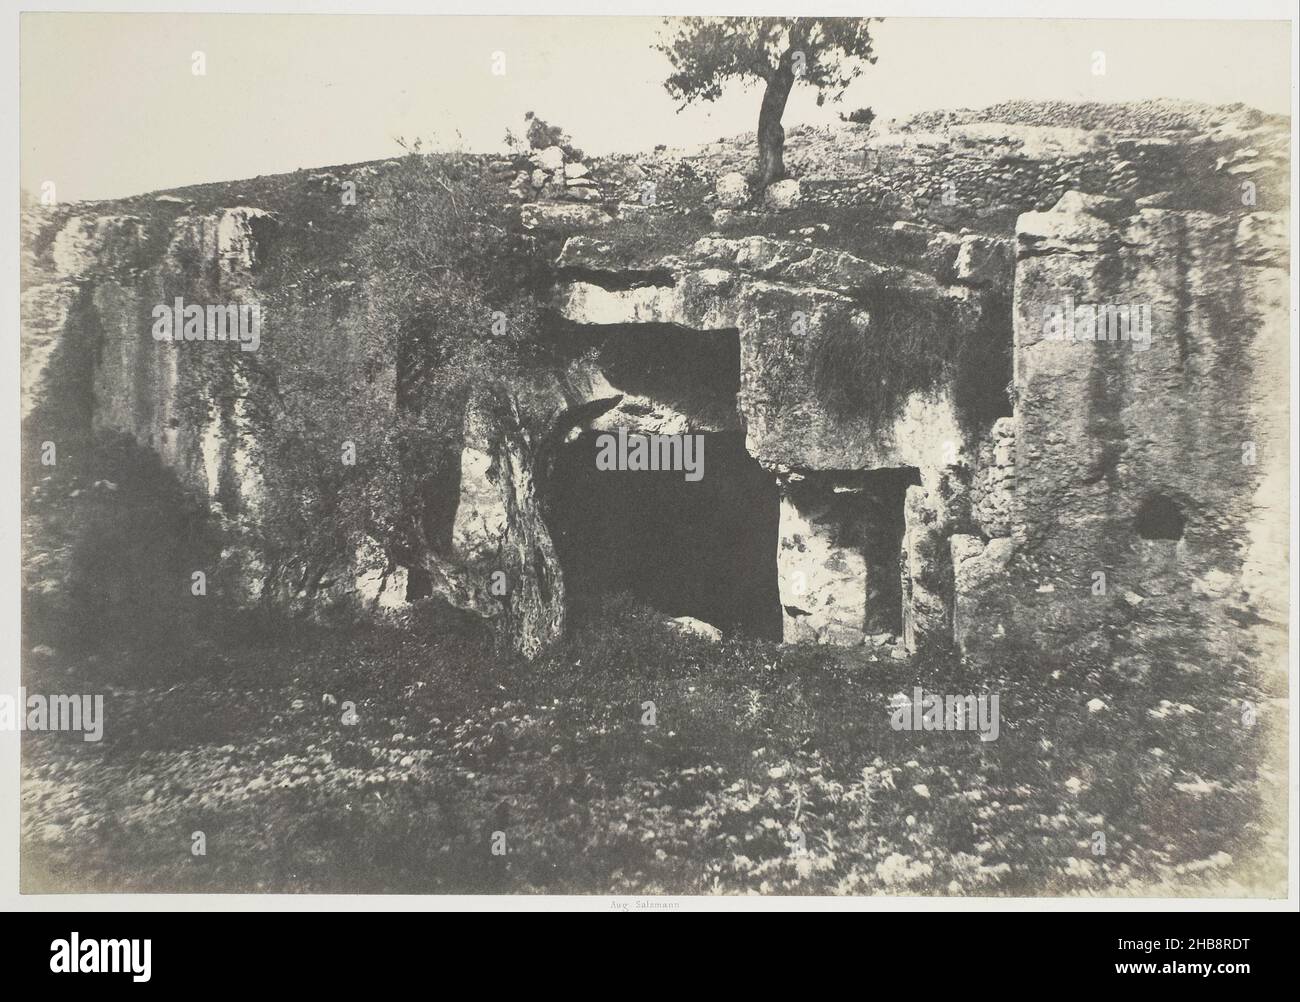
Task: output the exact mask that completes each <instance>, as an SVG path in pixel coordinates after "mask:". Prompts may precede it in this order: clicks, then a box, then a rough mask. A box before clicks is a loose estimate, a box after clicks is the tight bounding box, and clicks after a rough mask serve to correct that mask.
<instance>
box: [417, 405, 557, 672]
mask: <svg viewBox="0 0 1300 1002" xmlns="http://www.w3.org/2000/svg"><path fill="white" fill-rule="evenodd" d="M427 560H428V561H429V563H428V566H427V569H428V570H429V571H430V572H431V576H432V577H433V579H434V586H435V589H436V590H438V591H439V592H440V593H441V594H442V595H444V597H446V598H447V599H448V600H449V601H451V602H452V603H453V604H455V605H457V606H459V607H461V608H464V609H468V610H470V611H472V612H476V613H478V614H479V615H481V616H483V617H485V618H488V619H498V620H500V624H501V630H500V632H501V635H502V636H503V637H504V638H505V639H506V640H507V641H508V643H509V644H510V646H511V647H512V648H513V649H514V650H516V651H518V652H519V653H521V654H523V655H524V656H525V657H528V658H532V657H534V656H536V655H537V654H538V653H539V652H540V651H541V649H542V647H543V646H544V645H546V644H548V643H550V642H551V641H553V640H556V639H558V638H559V637H560V636H562V635H563V633H564V579H563V575H562V574H561V571H560V564H559V560H558V559H557V557H556V555H555V546H554V544H553V542H552V540H551V535H550V531H549V530H548V529H547V527H546V523H545V521H544V520H543V519H542V516H541V510H540V507H539V504H538V499H537V484H536V479H535V475H534V470H533V461H532V457H531V455H530V453H529V450H528V448H527V446H526V443H525V442H524V438H523V434H522V429H521V428H520V423H519V410H518V405H517V404H516V403H515V401H514V400H513V399H512V398H511V396H510V394H509V392H508V391H506V390H505V389H503V388H500V387H497V388H493V389H492V390H491V391H489V392H485V393H484V394H482V395H481V396H480V397H479V398H477V399H476V400H474V401H472V403H471V406H470V407H469V408H468V410H467V411H466V416H465V441H464V446H463V449H462V452H461V472H460V500H459V503H458V504H457V506H456V515H455V522H454V524H453V527H452V555H451V559H450V560H446V559H442V558H439V557H436V556H435V555H433V554H429V555H428V556H427Z"/></svg>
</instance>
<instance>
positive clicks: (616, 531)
mask: <svg viewBox="0 0 1300 1002" xmlns="http://www.w3.org/2000/svg"><path fill="white" fill-rule="evenodd" d="M598 438H599V436H598V435H597V434H595V433H585V434H583V435H581V436H580V437H579V438H578V439H576V440H575V441H574V442H572V443H570V444H568V445H565V446H564V447H563V448H562V449H560V452H559V455H558V456H557V457H556V462H555V468H554V472H553V474H552V477H551V494H550V502H551V503H550V521H551V527H552V530H553V532H554V535H555V540H556V546H557V548H558V550H559V554H560V562H561V565H562V567H563V569H564V574H565V583H566V586H567V587H568V589H569V592H570V594H571V596H572V597H573V599H574V605H575V612H577V613H578V614H579V615H581V610H582V609H583V608H584V607H585V606H587V605H588V604H589V603H590V600H591V599H592V598H595V597H598V596H601V595H603V594H608V593H612V592H618V591H626V592H630V593H631V594H633V595H635V596H636V597H638V598H640V599H642V600H643V601H645V602H647V603H648V604H650V605H652V606H654V607H655V608H656V609H659V610H660V611H661V612H664V613H666V614H668V615H671V616H694V617H696V618H698V619H702V620H704V621H705V622H708V623H712V624H713V625H715V626H718V627H721V628H722V629H724V630H736V631H739V632H743V633H746V634H749V635H753V636H759V637H764V638H768V639H771V640H780V639H781V610H780V605H779V596H778V590H777V583H776V551H777V532H778V522H779V503H778V498H777V490H776V484H775V483H774V481H773V479H772V477H771V476H770V475H769V474H767V473H765V472H764V471H763V469H762V467H761V466H759V464H758V462H757V461H756V460H755V459H753V458H752V457H750V456H749V455H748V454H747V453H746V452H745V440H744V435H743V434H741V433H717V434H705V435H704V436H703V438H704V477H703V479H701V480H699V481H697V482H694V483H691V482H688V481H687V480H686V479H685V477H684V476H683V474H682V473H680V472H671V471H669V472H660V471H635V470H632V471H605V470H598V469H596V454H597V452H598V451H599V449H598V445H597V440H598Z"/></svg>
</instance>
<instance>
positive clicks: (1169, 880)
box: [0, 5, 1296, 981]
mask: <svg viewBox="0 0 1300 1002" xmlns="http://www.w3.org/2000/svg"><path fill="white" fill-rule="evenodd" d="M1076 7H1077V9H1076V10H1075V12H1074V14H1073V15H1072V16H1071V17H1023V16H1022V17H1000V16H993V14H992V13H990V12H992V11H993V7H992V5H990V6H989V12H985V11H983V10H981V9H979V6H978V5H977V7H976V8H971V9H970V10H969V12H967V16H960V17H958V16H946V17H927V16H909V15H907V14H897V13H890V12H885V13H883V14H882V16H865V14H866V13H873V14H874V12H871V11H866V10H859V11H858V12H857V13H858V14H859V15H863V16H848V15H847V14H844V13H837V14H836V15H835V16H802V15H800V16H767V15H765V14H764V15H759V14H754V15H740V14H735V13H720V14H684V13H680V12H673V13H645V12H644V11H641V12H636V13H620V12H618V11H614V10H611V11H610V12H609V13H607V14H604V15H597V14H594V13H588V14H581V15H573V14H560V13H559V12H558V11H556V12H547V11H544V10H539V11H538V12H536V13H535V14H527V15H525V14H522V13H520V14H513V15H505V14H481V15H468V14H465V13H459V14H452V13H448V12H446V11H439V10H438V9H436V8H427V9H424V10H423V11H422V12H420V13H409V14H388V13H385V14H367V13H363V12H362V11H360V10H354V11H352V12H350V13H346V12H340V11H338V10H335V11H333V12H330V13H324V12H322V13H306V12H299V13H290V12H286V11H280V12H272V11H270V10H268V11H267V12H253V11H246V12H242V13H238V12H230V13H221V12H217V11H215V10H213V11H209V10H191V11H188V12H183V11H174V12H170V13H163V12H156V13H143V12H142V13H124V12H123V13H117V12H112V11H110V10H97V9H90V8H88V9H85V10H77V11H59V10H54V9H51V10H29V11H25V12H23V13H21V14H20V15H19V16H17V17H16V18H15V21H16V25H17V28H16V31H17V38H16V39H15V41H14V46H13V48H14V49H15V51H16V53H17V57H18V65H17V66H16V67H15V68H14V71H13V75H14V76H15V77H16V78H17V85H18V87H17V101H18V120H17V121H16V122H15V123H14V129H13V132H14V133H15V134H14V135H13V136H12V138H11V142H12V146H11V150H12V149H14V148H16V151H17V169H18V184H19V192H18V198H19V202H18V212H17V220H16V223H17V228H18V232H17V234H16V236H17V239H16V240H14V241H13V242H14V243H16V244H17V260H16V263H15V267H14V268H13V271H14V272H15V274H16V290H17V292H18V301H17V302H16V303H15V308H14V313H16V314H18V316H17V317H16V319H15V320H14V325H13V327H14V330H15V337H14V338H13V341H12V342H11V343H13V344H14V345H15V347H16V350H15V352H14V355H15V363H16V365H17V368H18V371H17V372H16V373H15V375H14V377H13V378H14V380H15V382H20V392H17V393H16V394H15V396H16V397H17V400H16V401H15V410H17V411H19V417H18V420H19V422H20V428H19V434H18V435H17V436H13V437H14V438H15V439H16V443H15V445H14V449H15V459H16V466H17V470H16V471H15V478H16V483H15V486H14V487H13V488H11V493H15V494H17V495H19V497H18V498H17V499H16V500H15V501H14V502H13V504H14V509H13V510H14V517H13V519H12V520H11V522H12V524H13V526H14V535H15V537H16V540H17V541H16V542H15V551H16V552H19V554H20V565H21V566H20V575H17V574H16V575H15V578H17V579H18V582H17V585H16V588H15V592H16V593H15V594H14V595H13V597H12V600H11V601H9V602H7V607H8V609H9V611H10V613H11V615H12V616H13V621H12V626H11V632H12V635H13V638H14V643H16V644H18V645H19V651H18V652H17V657H18V660H19V663H20V672H21V673H20V674H19V666H18V665H15V666H14V671H13V673H12V677H13V679H14V687H13V688H10V687H9V686H8V683H6V685H5V687H4V688H3V690H2V691H0V731H7V732H11V733H9V734H0V738H3V739H4V740H5V741H12V748H13V750H14V760H15V763H18V762H19V760H20V765H16V767H15V773H16V776H17V780H16V784H15V787H14V789H15V791H16V792H15V800H14V802H12V803H7V804H6V807H5V813H6V815H7V817H9V818H12V819H13V824H12V827H13V828H14V831H15V836H16V841H17V846H16V849H17V854H16V864H15V873H14V877H15V884H16V886H15V887H14V888H12V889H10V888H6V893H11V891H12V893H13V894H14V895H15V896H20V897H22V898H23V899H24V900H26V901H28V902H31V901H33V900H39V901H40V902H42V903H41V905H40V907H43V908H44V907H49V908H54V909H65V908H68V907H70V906H68V905H67V904H61V903H60V901H61V900H63V899H66V898H67V897H68V896H70V895H111V896H114V897H113V898H112V899H111V900H113V901H117V900H119V899H118V898H117V897H116V896H118V895H123V896H126V895H160V894H161V895H171V896H173V897H176V896H181V897H176V900H178V901H182V900H183V901H185V902H189V904H186V905H185V907H186V908H194V909H197V910H203V909H204V908H205V907H207V906H206V905H205V904H204V900H205V897H206V896H212V895H241V896H244V898H245V899H246V900H247V901H248V902H249V903H248V904H241V903H240V901H238V900H237V901H235V902H234V903H233V904H230V905H227V907H234V908H244V907H248V908H254V907H260V906H258V905H255V904H253V903H252V902H254V901H257V900H260V896H263V895H288V896H297V897H298V898H300V899H304V898H305V899H310V897H311V896H315V895H331V896H333V895H343V896H351V897H353V898H355V899H356V900H358V901H362V900H363V899H366V898H369V897H373V896H381V895H382V896H408V897H413V898H414V897H418V898H419V900H421V901H425V903H426V905H427V907H431V908H439V907H441V906H440V905H439V904H438V901H439V900H448V899H449V897H450V898H456V899H457V900H459V899H460V898H461V897H462V896H492V899H491V900H493V901H496V902H498V903H497V904H496V905H494V906H493V907H506V906H508V905H509V903H510V902H511V901H517V900H519V899H529V898H538V897H540V898H542V899H544V900H552V899H558V897H559V896H565V899H566V902H567V903H566V904H565V906H564V907H566V908H572V907H576V908H587V909H589V910H594V909H603V910H606V911H609V910H618V909H624V910H641V911H655V910H683V909H687V910H689V909H694V908H697V907H699V908H707V907H709V905H708V901H709V900H710V899H715V900H716V899H726V898H740V897H745V898H747V899H773V900H781V899H785V900H787V901H788V902H790V903H793V902H795V901H796V900H798V901H806V900H807V899H822V898H825V899H832V898H842V899H851V900H853V901H856V902H858V904H859V905H862V906H866V907H870V906H871V902H873V901H877V902H878V901H881V900H883V899H898V901H901V902H905V903H906V907H907V908H919V909H924V908H927V907H947V906H949V905H953V906H961V907H971V903H972V899H974V901H975V902H984V903H985V905H986V906H987V905H989V904H993V903H996V902H998V901H1004V902H1021V903H1024V902H1026V901H1028V902H1031V906H1033V907H1037V906H1036V905H1032V903H1033V902H1047V901H1050V900H1053V899H1057V900H1065V901H1080V900H1084V899H1102V900H1104V901H1106V902H1108V903H1109V904H1108V907H1113V906H1114V905H1115V903H1117V902H1122V901H1123V900H1126V899H1141V900H1145V901H1152V900H1157V901H1159V900H1171V899H1197V900H1202V901H1206V902H1207V904H1206V905H1205V907H1212V906H1213V903H1214V902H1215V901H1220V900H1233V901H1237V902H1243V903H1244V904H1245V906H1246V907H1250V906H1251V905H1252V903H1253V904H1255V905H1264V904H1268V903H1270V902H1271V903H1272V905H1274V906H1280V905H1285V903H1286V902H1287V900H1288V898H1290V900H1291V902H1292V904H1294V879H1295V874H1294V872H1293V864H1292V858H1293V857H1292V853H1293V851H1294V845H1293V842H1292V839H1293V836H1294V822H1295V800H1294V799H1293V798H1294V792H1291V791H1294V784H1295V778H1296V777H1295V771H1294V764H1293V763H1294V759H1293V755H1294V746H1293V743H1292V742H1293V739H1294V727H1293V720H1292V716H1291V713H1290V687H1291V686H1292V685H1293V683H1294V673H1295V666H1294V660H1293V659H1294V652H1293V650H1292V647H1291V644H1292V637H1293V633H1292V630H1293V625H1294V621H1293V612H1292V601H1293V585H1292V566H1291V559H1290V558H1291V552H1292V551H1291V547H1292V541H1293V538H1294V536H1293V528H1292V526H1293V510H1292V508H1293V497H1292V493H1293V490H1294V475H1295V466H1294V447H1295V439H1294V438H1293V427H1294V415H1293V403H1294V395H1293V393H1294V391H1293V385H1294V383H1293V378H1294V377H1293V366H1294V364H1295V359H1294V352H1295V345H1296V339H1295V326H1294V323H1295V322H1294V315H1293V309H1294V306H1293V299H1292V292H1293V276H1292V261H1291V256H1290V251H1291V249H1292V240H1293V236H1292V234H1293V219H1292V205H1291V199H1292V192H1293V191H1294V177H1295V174H1294V167H1293V163H1292V157H1293V149H1292V141H1293V136H1294V132H1293V120H1292V113H1293V112H1292V109H1293V103H1294V94H1295V92H1294V89H1293V87H1294V83H1293V61H1294V52H1293V29H1294V24H1293V23H1292V21H1290V20H1285V19H1268V18H1263V17H1259V16H1254V17H1252V18H1251V19H1246V18H1244V17H1243V18H1242V19H1236V16H1235V15H1234V14H1233V12H1232V10H1231V8H1230V7H1229V6H1227V5H1222V8H1221V10H1220V11H1219V13H1218V15H1217V16H1218V19H1209V18H1202V19H1196V18H1181V19H1175V18H1166V19H1161V20H1157V19H1153V18H1144V17H1137V16H1129V17H1127V18H1125V19H1118V18H1111V19H1107V18H1094V17H1092V15H1091V14H1090V13H1089V11H1088V10H1087V9H1086V8H1085V7H1084V6H1083V5H1076ZM897 8H898V5H893V7H892V8H891V11H896V10H897ZM838 9H842V8H837V10H838ZM1292 16H1293V14H1292V15H1287V14H1281V15H1278V17H1281V18H1287V17H1292ZM7 677H8V676H7ZM5 747H6V748H9V747H11V746H10V745H9V744H6V745H5ZM190 896H202V897H190ZM423 896H430V897H429V898H428V899H427V900H426V899H425V898H424V897H423ZM434 896H437V897H434ZM575 898H577V899H580V900H577V903H576V904H574V903H573V902H574V899H575ZM485 900H487V899H486V898H485ZM555 906H556V907H557V908H558V907H559V902H558V900H556V902H555ZM27 907H30V904H29V905H27ZM150 907H157V906H150ZM968 919H973V917H970V916H968ZM65 925H66V923H65ZM71 930H72V927H71V926H68V927H67V929H66V930H65V932H64V935H65V937H66V936H67V934H68V932H71ZM72 935H73V937H74V938H72V939H61V940H58V941H57V942H56V943H54V944H53V945H51V947H50V949H51V951H52V952H51V954H49V955H42V956H41V957H38V958H37V959H38V960H39V962H40V965H42V966H43V965H45V964H46V963H47V962H48V964H49V969H50V970H51V971H54V972H56V973H57V972H61V971H70V972H86V971H90V970H108V969H109V967H108V966H96V967H93V968H92V967H87V966H86V964H87V963H93V964H97V965H98V964H103V965H109V964H110V962H111V963H113V964H116V963H117V962H118V961H119V960H120V961H121V963H122V965H123V966H122V971H123V972H128V973H129V972H131V971H133V972H135V975H136V980H137V981H139V980H147V978H148V974H147V973H144V971H145V967H147V965H148V963H149V961H148V959H147V957H148V955H147V954H145V955H144V957H143V958H142V957H141V956H139V955H137V954H136V953H123V954H122V955H121V957H116V956H110V955H109V954H111V952H112V951H111V950H109V952H108V953H103V952H102V950H103V944H100V949H101V953H98V954H97V953H96V948H95V946H94V941H93V940H87V939H86V938H85V937H87V936H89V935H91V933H89V932H87V931H86V930H84V929H79V930H78V931H77V932H75V933H73V934H72ZM78 936H79V937H81V938H80V939H78V938H76V937H78ZM122 942H125V940H123V941H122ZM60 944H61V945H60ZM146 945H147V941H146ZM1112 946H1113V944H1112ZM1120 949H1125V947H1123V945H1122V943H1121V946H1120ZM156 950H157V948H156V947H155V951H156ZM87 957H89V958H90V959H89V961H88V960H87ZM1146 959H1150V958H1146ZM79 964H80V965H81V966H78V965H79ZM132 965H134V966H132ZM112 969H113V970H115V971H116V970H117V969H118V968H117V967H116V966H114V967H113V968H112Z"/></svg>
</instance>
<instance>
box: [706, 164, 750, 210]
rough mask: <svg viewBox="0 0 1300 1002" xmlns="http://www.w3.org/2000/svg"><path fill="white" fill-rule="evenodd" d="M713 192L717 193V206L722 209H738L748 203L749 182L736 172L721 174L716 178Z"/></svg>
mask: <svg viewBox="0 0 1300 1002" xmlns="http://www.w3.org/2000/svg"><path fill="white" fill-rule="evenodd" d="M714 190H715V191H716V192H717V196H718V205H720V206H722V208H724V209H739V208H740V207H741V206H742V205H744V204H745V203H746V202H748V201H749V182H748V181H746V180H745V175H744V174H741V173H739V172H738V171H732V172H731V173H730V174H723V175H722V177H720V178H718V183H717V185H716V186H715V188H714Z"/></svg>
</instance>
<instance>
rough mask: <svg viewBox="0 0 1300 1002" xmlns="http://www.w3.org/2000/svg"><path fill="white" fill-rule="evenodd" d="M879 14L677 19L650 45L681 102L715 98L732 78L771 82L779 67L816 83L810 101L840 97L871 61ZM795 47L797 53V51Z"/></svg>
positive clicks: (671, 90) (666, 83)
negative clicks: (661, 57)
mask: <svg viewBox="0 0 1300 1002" xmlns="http://www.w3.org/2000/svg"><path fill="white" fill-rule="evenodd" d="M873 20H879V18H852V17H684V18H667V19H665V21H664V24H665V26H666V27H668V28H669V29H675V30H674V31H673V33H672V34H671V37H669V38H668V39H667V40H666V41H663V42H661V43H660V44H659V45H657V46H656V48H658V49H659V51H660V52H663V53H664V54H665V55H667V56H668V59H669V61H670V62H671V63H672V66H673V70H674V72H673V73H672V75H670V76H669V77H668V79H667V80H665V81H664V87H665V89H666V90H667V91H668V93H669V94H671V95H672V96H673V97H675V98H678V99H679V100H681V102H682V107H685V106H686V105H687V104H690V103H691V102H692V101H714V100H717V98H718V97H720V96H721V94H722V89H723V87H724V85H725V84H726V83H727V82H728V81H731V80H739V81H742V82H744V83H754V82H756V81H758V80H763V81H766V82H768V83H771V82H772V81H773V80H774V79H775V77H776V76H777V74H778V73H781V72H793V73H794V75H795V77H796V79H799V80H802V81H804V82H805V83H808V84H811V85H812V86H814V87H816V88H817V91H818V93H817V103H818V104H819V105H820V104H822V103H824V101H825V100H826V98H827V97H830V98H831V99H832V100H839V98H840V96H841V95H842V94H843V93H844V90H845V88H847V87H848V85H849V84H850V83H852V82H853V81H854V80H855V79H857V77H858V76H860V75H861V74H862V71H863V70H864V69H865V68H866V67H867V65H869V64H871V63H874V62H875V61H876V56H875V53H874V52H872V47H871V46H872V39H871V33H870V24H871V22H872V21H873ZM798 53H802V59H800V58H799V57H798V56H797V54H798Z"/></svg>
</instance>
